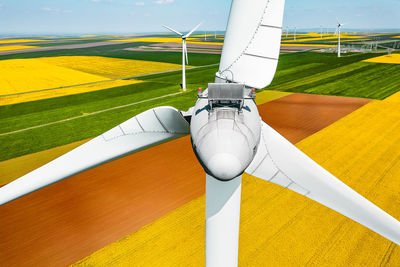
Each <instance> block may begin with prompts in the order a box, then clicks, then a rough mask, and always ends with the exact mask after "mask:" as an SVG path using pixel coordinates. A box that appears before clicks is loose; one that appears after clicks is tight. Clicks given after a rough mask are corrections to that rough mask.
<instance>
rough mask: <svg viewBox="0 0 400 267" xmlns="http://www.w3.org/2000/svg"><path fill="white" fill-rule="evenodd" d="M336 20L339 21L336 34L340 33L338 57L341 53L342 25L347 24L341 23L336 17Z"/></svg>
mask: <svg viewBox="0 0 400 267" xmlns="http://www.w3.org/2000/svg"><path fill="white" fill-rule="evenodd" d="M336 21H337V28H336V32H335V35H336V34H337V35H338V57H340V54H341V46H340V33H341V28H342V26H343V25H345V24H343V23H340V22H339V19H338V18H336Z"/></svg>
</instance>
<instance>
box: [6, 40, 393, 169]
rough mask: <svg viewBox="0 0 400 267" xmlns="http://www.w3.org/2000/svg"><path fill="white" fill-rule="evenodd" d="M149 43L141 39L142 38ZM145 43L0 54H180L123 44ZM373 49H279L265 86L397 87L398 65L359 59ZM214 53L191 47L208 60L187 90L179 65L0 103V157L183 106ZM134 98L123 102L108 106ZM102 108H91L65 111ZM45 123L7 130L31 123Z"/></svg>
mask: <svg viewBox="0 0 400 267" xmlns="http://www.w3.org/2000/svg"><path fill="white" fill-rule="evenodd" d="M148 44H149V43H146V45H148ZM140 45H143V43H129V44H116V45H110V46H101V47H93V48H82V49H74V50H55V51H44V52H31V53H24V54H15V55H7V56H0V60H4V59H11V58H36V57H52V56H106V57H113V58H126V59H139V60H149V61H157V62H168V63H177V64H180V62H181V53H180V52H160V53H156V52H133V51H126V50H123V49H124V48H127V47H133V46H140ZM378 55H379V54H356V55H351V56H345V57H342V58H340V59H338V58H337V57H336V55H335V54H334V53H322V54H321V53H316V52H302V53H293V54H290V53H289V54H283V55H281V58H280V61H279V65H278V71H277V75H276V77H275V79H274V81H273V82H272V84H271V86H270V87H268V89H269V90H277V91H287V92H300V93H313V94H327V95H339V96H352V97H366V98H372V99H384V98H385V97H387V96H390V95H392V94H393V93H395V92H397V91H399V89H400V88H399V87H398V86H397V85H398V80H399V79H400V65H394V64H393V65H390V64H375V63H366V62H362V61H363V60H364V59H367V58H371V57H375V56H378ZM219 57H220V55H213V54H195V53H191V54H190V55H189V59H190V65H192V66H204V65H210V64H214V65H212V66H207V67H202V68H197V69H191V70H187V81H188V88H189V91H188V92H186V93H180V94H176V95H173V96H167V97H163V98H160V99H155V100H151V99H153V98H157V97H162V96H165V95H168V94H174V93H179V92H180V91H179V89H180V86H179V84H180V82H181V78H182V77H181V72H180V71H174V72H168V73H162V74H155V75H147V76H142V77H140V78H138V79H140V80H144V81H145V82H143V83H139V84H133V85H128V86H122V87H116V88H111V89H106V90H101V91H96V92H89V93H84V94H79V95H70V96H63V97H58V98H53V99H46V100H38V101H34V102H28V103H20V104H15V105H9V106H0V151H1V154H0V161H3V160H7V159H10V158H14V157H18V156H21V155H25V154H30V153H33V152H37V151H41V150H45V149H48V148H52V147H56V146H60V145H64V144H68V143H71V142H74V141H79V140H83V139H87V138H91V137H95V136H97V135H99V134H101V133H103V132H105V131H106V130H108V129H110V128H112V127H114V126H116V125H118V124H119V123H121V122H123V121H125V120H127V119H129V118H131V117H132V116H134V115H136V114H138V113H140V112H142V111H145V110H147V109H149V108H152V107H156V106H160V105H171V106H174V107H176V108H178V109H181V110H187V109H188V108H189V107H191V106H193V105H194V103H195V101H196V89H197V87H203V88H206V87H207V83H209V82H213V80H214V75H215V72H216V71H217V69H218V66H217V63H218V62H219ZM140 101H146V102H143V103H140V104H133V105H130V106H128V107H121V108H117V109H113V110H110V111H104V110H106V109H110V108H115V107H120V106H123V105H127V104H132V103H136V102H140ZM99 111H104V112H100V113H96V114H92V115H89V116H84V117H79V118H75V119H73V120H68V121H63V120H66V119H70V118H74V117H77V116H82V115H85V114H90V113H93V112H99ZM54 122H56V123H55V124H50V125H47V126H43V127H39V128H34V129H29V130H23V131H20V132H16V133H10V132H13V131H18V130H21V129H26V128H29V127H35V126H40V125H43V124H48V123H54Z"/></svg>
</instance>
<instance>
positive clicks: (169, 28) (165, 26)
mask: <svg viewBox="0 0 400 267" xmlns="http://www.w3.org/2000/svg"><path fill="white" fill-rule="evenodd" d="M163 27H164V28H166V29H168V30H170V31H171V32H174V33H176V34H178V35H180V36H183V34H182V33H180V32H178V31H176V30H174V29H172V28H171V27H168V26H167V25H163Z"/></svg>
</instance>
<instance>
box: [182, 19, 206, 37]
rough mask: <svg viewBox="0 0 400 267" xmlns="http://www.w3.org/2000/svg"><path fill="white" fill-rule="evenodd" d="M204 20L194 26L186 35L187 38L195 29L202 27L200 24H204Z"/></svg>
mask: <svg viewBox="0 0 400 267" xmlns="http://www.w3.org/2000/svg"><path fill="white" fill-rule="evenodd" d="M202 23H203V22H200V23H199V24H198V25H197V26H196V27H194V28H193V29H192V30H191V31H190V32H189V33H188V34H186V35H185V36H184V37H186V38H188V37H189V36H190V35H192V33H193V32H194V31H195V30H197V28H199V27H200V25H201V24H202Z"/></svg>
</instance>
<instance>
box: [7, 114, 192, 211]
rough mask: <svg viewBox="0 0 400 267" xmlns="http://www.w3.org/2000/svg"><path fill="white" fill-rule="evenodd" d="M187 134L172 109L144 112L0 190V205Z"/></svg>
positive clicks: (179, 118) (183, 121)
mask: <svg viewBox="0 0 400 267" xmlns="http://www.w3.org/2000/svg"><path fill="white" fill-rule="evenodd" d="M188 133H189V124H188V123H187V121H186V120H185V118H184V117H183V116H182V115H181V113H180V112H179V111H178V110H176V109H175V108H172V107H159V108H154V109H150V110H148V111H145V112H143V113H141V114H139V115H137V116H135V117H133V118H131V119H129V120H127V121H125V122H124V123H122V124H120V125H118V126H117V127H115V128H113V129H111V130H109V131H108V132H106V133H104V134H102V135H100V136H98V137H96V138H94V139H92V140H90V141H89V142H87V143H85V144H83V145H81V146H79V147H77V148H75V149H74V150H72V151H70V152H68V153H66V154H64V155H62V156H61V157H59V158H57V159H55V160H53V161H51V162H49V163H47V164H46V165H44V166H42V167H40V168H38V169H36V170H34V171H32V172H30V173H28V174H26V175H24V176H22V177H21V178H19V179H17V180H15V181H13V182H11V183H9V184H7V185H5V186H3V187H1V188H0V205H2V204H5V203H7V202H9V201H12V200H14V199H16V198H19V197H21V196H23V195H26V194H29V193H31V192H33V191H36V190H38V189H40V188H43V187H46V186H48V185H51V184H53V183H56V182H58V181H60V180H63V179H65V178H68V177H71V176H73V175H75V174H78V173H80V172H83V171H86V170H88V169H91V168H94V167H96V166H99V165H101V164H104V163H107V162H109V161H112V160H114V159H117V158H120V157H123V156H126V155H128V154H131V153H134V152H136V151H138V150H142V149H145V148H147V147H150V146H154V145H157V144H159V143H162V142H165V141H168V140H171V139H175V138H178V137H181V136H183V135H186V134H188Z"/></svg>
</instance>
